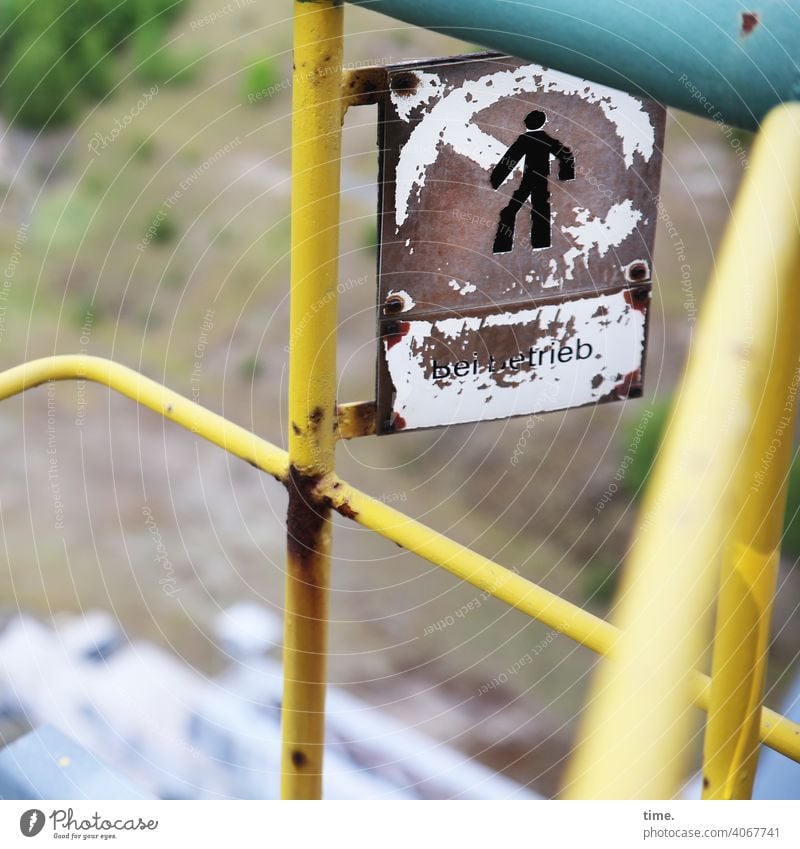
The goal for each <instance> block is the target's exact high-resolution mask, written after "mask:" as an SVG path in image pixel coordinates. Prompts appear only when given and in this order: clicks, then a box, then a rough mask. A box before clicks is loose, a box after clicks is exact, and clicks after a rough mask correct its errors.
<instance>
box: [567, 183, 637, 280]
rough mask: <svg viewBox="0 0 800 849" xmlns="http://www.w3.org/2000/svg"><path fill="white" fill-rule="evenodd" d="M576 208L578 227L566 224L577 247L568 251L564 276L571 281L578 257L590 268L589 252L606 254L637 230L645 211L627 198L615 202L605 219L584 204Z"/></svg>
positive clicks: (568, 233) (568, 232)
mask: <svg viewBox="0 0 800 849" xmlns="http://www.w3.org/2000/svg"><path fill="white" fill-rule="evenodd" d="M574 211H575V220H576V221H577V224H576V225H575V226H574V227H564V232H565V233H567V235H569V236H570V237H571V238H572V240H573V241H574V242H575V247H572V248H570V249H569V250H568V251H567V252H566V253H565V254H564V266H565V268H564V275H565V277H566V279H567V280H572V278H573V275H574V271H575V262H576V261H577V260H578V259H582V260H583V264H584V266H585V267H586V268H588V267H589V254H590V253H591V252H592V251H593V250H594V251H597V253H598V254H599V255H600V256H605V255H606V253H608V250H609V248H611V247H613V246H615V245H619V244H621V243H622V242H623V241H624V240H625V239H626V238H627V237H628V236H630V234H631V233H633V231H634V230H635V229H636V225H637V224H638V223H639V221H640V220H641V218H642V213H641V211H640V210H638V209H637V208H636V207H635V206H634V205H633V202H632V201H631V200H629V199H627V198H626V199H625V200H623V201H621V202H620V203H615V204H614V205H613V206H612V207H611V208H610V209H609V210H608V213H607V214H606V216H605V218H600V217H599V216H596V215H592V214H591V212H589V210H588V209H584V208H582V207H575V210H574Z"/></svg>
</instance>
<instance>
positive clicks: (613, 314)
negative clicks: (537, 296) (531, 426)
mask: <svg viewBox="0 0 800 849" xmlns="http://www.w3.org/2000/svg"><path fill="white" fill-rule="evenodd" d="M609 323H613V324H614V327H615V332H614V333H613V334H612V333H609V332H608V327H609ZM408 324H409V330H408V332H407V333H406V334H405V335H404V336H402V337H401V338H400V339H399V340H394V341H393V344H392V345H391V347H390V346H389V344H388V343H386V342H384V346H385V355H386V362H387V365H388V368H389V373H390V376H391V379H392V383H393V384H394V387H395V390H396V394H395V400H394V405H393V412H394V413H395V414H396V415H398V416H401V417H402V418H403V419H404V420H405V429H412V428H420V427H435V426H441V425H449V424H457V423H461V422H475V421H484V420H489V419H503V418H507V417H508V416H513V415H526V414H531V413H537V412H545V411H548V410H559V409H566V408H568V407H577V406H580V405H583V404H590V403H594V402H597V401H598V400H599V399H600V398H602V397H603V396H605V395H608V394H609V393H611V392H612V391H613V390H614V388H615V387H616V386H617V385H618V384H619V383H620V382H621V381H622V380H623V378H624V376H625V375H627V374H630V373H631V372H634V371H636V370H637V369H639V368H641V364H642V355H643V349H644V333H645V315H644V313H643V312H641V311H639V310H635V309H633V308H632V307H631V306H630V305H629V304H628V303H627V301H626V300H625V296H624V292H621V291H620V292H616V293H613V294H610V295H601V296H598V297H594V298H583V299H578V300H574V301H566V302H563V303H561V304H550V305H545V306H541V307H536V308H532V309H527V310H522V311H519V312H516V313H495V314H492V315H489V316H486V317H484V318H479V317H466V318H449V319H445V320H442V321H438V322H431V321H422V320H418V321H410V322H409V323H408ZM502 326H506V327H509V328H511V329H512V330H513V331H514V334H515V336H516V338H517V339H518V340H519V346H520V349H521V350H524V349H527V348H528V346H529V345H535V346H536V347H537V348H542V347H543V346H552V347H553V348H554V349H559V348H560V346H561V345H562V344H570V343H572V344H574V342H575V341H576V340H577V339H580V340H581V341H582V342H583V343H585V344H588V345H590V346H591V348H592V351H591V356H587V357H586V358H584V359H580V360H576V359H573V360H572V361H570V362H555V363H553V364H545V365H542V366H539V365H538V364H537V365H535V366H533V367H528V366H527V365H526V367H525V368H519V370H517V371H514V370H512V369H508V368H506V369H500V368H498V369H497V370H496V371H495V372H493V373H492V372H490V370H489V368H488V366H487V365H486V364H485V355H484V354H485V352H484V354H482V357H483V360H484V362H483V364H482V365H481V367H480V368H479V369H478V370H477V373H472V372H470V373H469V374H467V375H466V376H464V377H454V376H450V377H449V378H448V379H447V380H446V381H442V380H438V381H437V380H433V379H431V378H430V377H426V376H425V367H426V366H430V363H431V357H432V354H431V347H432V343H431V336H432V334H433V335H434V336H435V337H436V338H444V339H446V340H447V348H448V353H449V355H450V357H451V358H452V360H453V361H456V360H466V361H469V360H470V358H471V357H472V352H473V349H474V348H475V347H476V339H475V336H474V333H475V331H479V330H482V329H484V328H487V329H488V328H491V327H502ZM526 340H528V341H526ZM509 353H510V352H505V354H506V355H508V354H509ZM598 355H599V357H598Z"/></svg>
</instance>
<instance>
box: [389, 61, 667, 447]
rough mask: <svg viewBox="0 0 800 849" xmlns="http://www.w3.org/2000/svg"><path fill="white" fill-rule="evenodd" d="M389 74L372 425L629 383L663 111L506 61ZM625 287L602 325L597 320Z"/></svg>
mask: <svg viewBox="0 0 800 849" xmlns="http://www.w3.org/2000/svg"><path fill="white" fill-rule="evenodd" d="M386 80H387V90H386V92H385V94H384V96H383V98H382V99H381V102H380V103H381V105H380V109H381V131H380V140H381V151H380V165H381V174H380V176H381V200H380V217H379V225H380V236H381V238H380V256H379V292H378V319H379V335H380V342H379V367H378V389H377V398H378V431H379V432H381V433H388V432H396V431H398V430H401V429H410V428H414V427H432V426H436V425H446V424H450V423H457V422H465V421H479V420H482V419H491V418H502V417H505V416H508V415H516V414H526V413H531V412H538V411H542V410H546V409H561V408H564V407H569V406H579V405H581V404H587V403H597V402H598V401H602V400H610V399H612V398H616V397H626V396H629V395H632V394H636V391H639V392H640V391H641V383H640V381H641V375H642V372H643V355H644V344H645V337H646V317H647V316H646V312H647V304H648V302H649V286H650V280H651V276H652V257H651V255H652V245H653V239H654V235H655V225H656V200H657V191H658V179H659V173H660V168H661V148H662V145H663V133H664V121H665V113H664V109H663V108H662V107H661V106H659V105H658V104H656V103H653V102H650V101H647V100H642V99H638V98H634V97H632V96H630V95H628V94H624V93H622V92H617V91H614V90H612V89H608V88H605V87H603V86H599V85H596V84H593V83H589V82H586V81H584V80H578V79H576V78H574V77H569V76H567V75H564V74H560V73H555V72H551V71H549V70H547V69H544V68H541V67H539V66H536V65H531V64H530V63H525V62H521V61H519V60H516V59H511V58H509V57H502V56H491V55H483V56H481V57H479V58H477V59H476V58H473V57H461V58H455V59H447V60H439V61H435V62H428V63H412V64H406V65H402V66H394V67H390V68H388V69H387V77H386ZM542 151H544V152H542ZM623 290H625V291H626V295H625V298H626V300H625V303H624V304H623V303H622V302H621V301H619V300H617V301H614V302H613V305H614V308H615V309H616V310H617V314H616V316H615V318H614V320H613V321H608V322H607V323H606V324H605V325H604V324H603V323H602V315H597V316H594V318H592V313H593V312H594V311H595V310H601V312H602V310H603V309H608V308H609V304H606V303H605V301H604V300H603V298H605V297H607V296H610V295H611V294H613V293H615V292H616V293H621V292H622V291H623ZM627 290H631V291H627ZM634 291H635V292H636V293H638V294H634ZM601 296H602V297H601ZM587 298H588V299H593V298H594V299H598V298H599V300H598V301H597V303H596V304H595V306H594V307H593V310H592V313H588V314H586V310H587V307H586V305H585V304H582V302H583V301H584V300H585V299H587ZM637 298H638V302H637V300H636V299H637ZM553 305H555V306H556V309H555V311H554V309H553V308H552V306H553ZM547 307H549V308H547ZM543 321H546V322H547V324H548V326H549V327H550V330H549V331H548V330H547V327H544V328H543V327H542V322H543ZM580 322H583V324H582V325H581V327H582V329H580V328H579V327H578V325H579V324H580ZM554 324H555V325H559V324H560V325H562V327H561V328H559V329H557V330H555V329H554V328H553V325H554ZM570 326H572V327H573V329H574V331H575V332H574V333H572V335H571V334H570ZM579 330H580V332H581V333H582V334H583V337H582V341H583V347H582V348H581V349H580V350H581V353H585V352H586V351H587V350H588V348H587V347H586V346H587V345H590V346H591V347H592V351H593V354H592V363H591V365H592V366H595V369H594V371H593V373H592V374H591V375H589V376H588V383H587V386H589V388H590V389H591V391H583V389H582V386H581V385H578V383H576V381H578V380H580V381H583V380H584V377H586V374H585V373H586V372H587V370H588V366H589V364H588V363H586V362H584V361H583V360H580V361H579V360H578V359H577V354H575V355H574V358H573V359H572V360H571V359H570V354H569V353H568V352H567V351H562V350H561V349H563V348H565V347H569V341H570V339H571V338H572V336H574V335H575V333H578V331H579ZM587 340H590V341H587ZM540 343H541V344H540ZM548 345H549V346H550V347H551V349H552V351H553V352H554V353H552V354H551V353H547V354H542V355H541V356H540V352H539V350H538V347H547V346H548ZM537 346H538V347H537ZM551 356H553V357H555V360H554V362H550V358H551ZM559 356H560V357H561V359H559ZM570 363H571V365H570ZM501 365H502V367H501ZM578 366H580V367H579V368H578ZM634 373H635V374H637V375H638V378H637V379H636V380H634V379H632V378H631V377H630V375H632V374H634ZM626 375H627V377H626ZM537 380H538V381H539V383H538V384H537V385H536V388H535V389H534V388H533V387H534V385H535V384H536V381H537ZM545 384H548V386H547V387H546V386H545ZM558 384H560V385H558ZM592 384H594V386H592ZM567 385H574V391H573V392H571V393H570V392H566V391H565V389H564V387H565V386H567ZM498 386H499V387H500V388H501V389H504V390H509V389H512V390H513V389H515V388H516V389H518V390H519V391H516V392H513V393H511V394H513V395H514V396H515V397H513V398H512V397H511V395H510V394H509V393H508V392H505V393H503V392H500V393H498V392H497V391H495V390H496V389H497V387H498ZM617 386H623V387H625V391H622V390H619V391H617V389H616V388H615V387H617ZM631 387H634V391H633V392H631V391H629V390H630V389H631ZM545 388H547V391H546V392H545ZM500 395H502V396H503V397H504V399H505V400H504V401H503V402H502V403H498V397H499V396H500ZM547 396H550V400H548V397H547ZM423 407H425V409H422V408H423ZM431 407H434V408H439V409H438V410H434V411H431V409H430V408H431Z"/></svg>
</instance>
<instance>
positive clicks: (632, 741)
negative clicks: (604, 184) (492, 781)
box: [567, 105, 800, 799]
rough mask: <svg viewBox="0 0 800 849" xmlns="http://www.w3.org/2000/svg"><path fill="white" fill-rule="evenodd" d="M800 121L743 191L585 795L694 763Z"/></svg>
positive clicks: (645, 781)
mask: <svg viewBox="0 0 800 849" xmlns="http://www.w3.org/2000/svg"><path fill="white" fill-rule="evenodd" d="M799 122H800V106H797V105H793V106H784V107H779V109H778V110H777V111H776V112H775V113H774V114H773V115H771V117H770V118H769V119H768V120H767V122H766V123H765V126H764V128H763V129H762V131H761V132H762V134H763V138H761V139H760V141H759V143H758V145H757V149H756V151H755V155H754V160H753V163H752V168H751V170H750V171H749V173H748V176H747V178H746V180H745V185H744V187H743V190H742V195H741V197H740V198H739V200H738V201H737V204H736V208H735V210H734V221H736V222H737V223H736V224H735V225H734V226H733V227H732V228H731V229H729V230H728V233H727V235H726V239H725V242H724V245H723V248H722V253H721V258H720V263H719V266H718V268H717V272H716V275H715V279H714V281H713V283H712V286H711V289H710V292H709V295H708V297H707V299H706V303H705V305H704V310H703V316H702V320H701V323H700V327H699V333H698V338H697V342H696V345H695V350H694V351H693V352H692V358H691V360H690V362H689V365H688V367H687V371H686V376H685V378H684V381H683V384H682V387H681V389H680V391H679V393H678V402H677V407H676V410H675V413H674V415H673V418H672V421H671V423H670V426H669V428H668V432H667V437H666V440H665V443H664V446H663V449H662V451H661V455H660V457H659V462H658V464H657V467H656V470H655V474H654V478H653V480H652V482H651V484H650V486H649V487H648V493H647V497H646V499H645V502H644V504H643V508H642V517H641V520H640V525H639V530H638V538H637V540H636V542H635V544H634V547H633V550H632V552H631V555H630V557H629V561H628V564H627V569H626V578H625V580H624V581H623V584H622V587H621V588H620V593H619V600H618V604H617V610H616V612H615V621H616V623H617V624H618V625H619V628H620V632H619V637H618V639H617V640H616V642H615V644H614V645H613V646H612V649H611V655H612V657H611V658H610V659H609V660H607V661H605V662H604V664H603V665H602V666H601V670H600V674H599V675H598V678H597V680H596V683H595V688H594V696H593V698H592V699H591V701H590V704H589V707H588V712H587V718H586V722H585V728H584V734H583V739H582V742H581V743H580V744H579V745H578V749H577V752H576V756H575V757H574V758H573V761H572V764H571V771H570V775H569V782H568V785H567V794H568V795H570V796H572V797H576V798H645V799H647V798H670V797H672V796H673V795H674V794H675V793H676V792H677V791H678V789H679V788H680V786H681V784H682V782H683V781H684V780H685V778H686V775H687V773H688V770H689V766H690V762H691V755H692V748H693V747H692V740H691V731H692V723H693V720H692V716H691V709H690V705H691V702H692V696H693V687H694V686H695V685H694V684H693V682H692V670H693V669H695V668H696V667H697V666H698V665H699V664H700V661H701V660H702V657H703V653H704V648H705V645H706V642H707V629H708V627H709V625H710V621H709V618H710V617H709V613H710V610H711V607H712V603H713V599H714V593H715V588H716V585H717V579H718V575H719V566H720V562H721V555H722V551H723V550H724V546H725V545H726V543H727V541H728V539H729V535H730V531H731V527H732V525H733V524H734V521H735V520H736V519H737V512H738V509H739V507H738V506H737V503H736V501H735V499H734V497H733V493H734V492H735V484H736V483H737V480H738V469H740V468H741V466H740V463H741V462H742V460H741V452H742V446H743V445H745V444H746V443H747V441H748V439H749V438H750V437H751V428H752V426H753V420H754V417H755V416H756V415H757V412H758V410H759V405H760V404H762V403H763V401H764V387H765V386H767V385H770V386H774V385H775V384H774V383H773V382H772V381H771V377H770V372H771V369H772V367H773V346H774V344H775V341H774V340H775V338H776V329H777V328H778V327H779V326H780V327H781V328H784V327H786V328H788V327H789V326H790V325H789V324H788V323H784V322H783V320H781V323H780V325H779V316H778V310H779V305H780V309H784V308H785V309H788V310H791V309H792V307H791V306H790V305H791V304H794V303H796V301H795V298H796V294H795V295H792V294H791V293H790V291H789V290H790V289H791V288H792V286H794V287H796V286H797V279H796V276H795V277H794V279H792V277H791V276H790V275H789V274H788V273H786V272H787V271H788V269H789V267H790V264H791V263H792V262H796V260H797V251H798V236H797V205H796V204H797V201H798V198H800V182H799V181H798V176H800V170H799V169H800V164H798V159H799V157H798V147H797V138H798V130H797V127H798V123H799ZM792 160H794V163H793V164H790V163H792ZM795 267H796V266H795ZM778 270H780V271H781V274H780V275H779V274H778ZM779 290H781V294H780V297H779V295H778V292H779ZM796 315H797V313H796V312H793V313H792V312H789V313H787V315H786V317H785V321H786V322H791V321H792V319H793V318H795V317H796ZM796 335H797V332H796V331H795V336H796ZM789 344H791V343H790V342H789V340H787V339H780V340H779V345H789ZM787 355H788V358H789V359H791V355H790V354H788V351H787ZM781 356H782V357H783V354H782V355H781ZM794 356H796V354H795V355H794ZM773 424H774V421H771V422H770V426H772V425H773ZM760 427H761V425H759V430H760ZM751 541H752V540H748V542H751ZM753 571H758V567H756V569H755V570H753ZM748 621H753V618H752V617H748ZM758 715H759V714H758V713H756V716H758Z"/></svg>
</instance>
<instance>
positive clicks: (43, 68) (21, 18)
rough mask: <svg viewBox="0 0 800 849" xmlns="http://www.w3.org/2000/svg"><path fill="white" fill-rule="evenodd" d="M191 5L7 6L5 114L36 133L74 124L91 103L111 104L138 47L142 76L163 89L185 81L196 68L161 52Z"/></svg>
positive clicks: (125, 1)
mask: <svg viewBox="0 0 800 849" xmlns="http://www.w3.org/2000/svg"><path fill="white" fill-rule="evenodd" d="M184 2H185V0H121V2H118V3H111V2H109V0H75V2H72V3H69V4H62V3H54V2H53V0H2V2H0V79H2V80H3V81H4V82H3V83H2V86H1V87H0V111H2V113H3V114H4V115H5V116H6V117H7V118H8V119H9V120H10V121H13V122H14V123H17V124H20V125H23V126H28V127H33V128H41V127H46V126H50V127H52V126H56V125H59V124H63V123H65V122H67V121H70V120H72V119H73V118H74V117H75V116H76V114H77V113H78V111H79V110H80V109H81V108H82V107H83V106H85V105H86V104H87V103H90V102H91V101H94V100H99V99H101V98H103V97H105V96H106V95H107V94H108V93H109V92H110V91H111V89H112V88H113V87H114V85H115V84H116V83H117V81H118V80H119V79H120V77H121V76H122V75H123V73H124V71H123V68H122V65H121V63H120V61H119V60H118V54H119V53H120V52H121V51H125V49H126V45H127V44H128V43H129V42H130V41H131V40H132V41H134V53H135V55H136V56H137V57H138V58H139V61H140V62H142V63H143V64H142V68H143V70H142V71H141V73H137V76H139V77H140V78H142V79H143V80H145V81H154V82H159V83H163V82H165V81H167V80H168V79H169V78H172V77H174V78H179V77H180V75H181V74H182V73H185V72H186V69H187V68H195V67H196V64H193V63H192V62H191V61H189V60H188V59H187V58H184V59H181V58H180V57H176V56H175V54H174V53H173V51H171V49H163V48H161V45H162V43H163V39H164V33H165V30H166V26H167V24H168V23H169V21H171V20H172V18H173V17H174V16H175V14H176V13H177V12H178V10H179V9H180V8H181V7H182V5H183V4H184ZM145 51H147V52H145ZM165 70H166V71H167V72H168V73H167V74H166V75H165V74H164V71H165Z"/></svg>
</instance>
